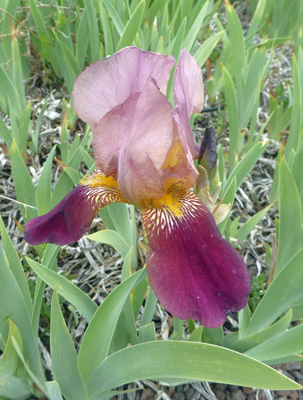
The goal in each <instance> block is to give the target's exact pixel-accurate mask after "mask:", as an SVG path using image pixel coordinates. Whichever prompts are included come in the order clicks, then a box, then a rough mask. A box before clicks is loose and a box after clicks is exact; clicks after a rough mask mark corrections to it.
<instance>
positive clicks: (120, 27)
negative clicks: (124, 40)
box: [104, 0, 125, 37]
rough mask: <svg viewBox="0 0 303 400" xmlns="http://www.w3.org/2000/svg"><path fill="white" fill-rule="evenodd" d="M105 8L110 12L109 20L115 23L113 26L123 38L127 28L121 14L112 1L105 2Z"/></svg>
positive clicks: (106, 0)
mask: <svg viewBox="0 0 303 400" xmlns="http://www.w3.org/2000/svg"><path fill="white" fill-rule="evenodd" d="M104 6H105V8H106V10H107V12H108V16H109V18H110V19H111V20H112V21H113V24H114V26H115V28H116V29H117V32H118V33H119V35H120V37H121V36H122V34H123V31H124V28H125V26H124V24H123V22H122V21H121V18H120V15H119V13H118V12H117V11H116V9H115V7H114V5H113V4H112V2H111V1H108V0H105V1H104Z"/></svg>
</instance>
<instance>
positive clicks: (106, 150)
mask: <svg viewBox="0 0 303 400" xmlns="http://www.w3.org/2000/svg"><path fill="white" fill-rule="evenodd" d="M139 98H140V93H135V94H133V95H132V96H130V97H129V98H128V99H127V100H126V101H125V102H124V103H123V104H121V105H119V106H116V107H115V108H113V109H112V110H110V111H109V112H108V113H107V114H106V115H105V116H104V117H103V118H102V119H101V120H100V122H99V123H98V124H97V125H95V128H94V131H93V133H94V139H93V141H92V145H93V148H94V156H95V163H96V166H97V167H98V168H100V169H101V171H103V172H104V174H105V175H106V176H113V177H115V178H117V174H118V162H119V155H120V150H121V146H122V143H123V141H124V139H125V137H126V136H127V135H128V132H129V130H130V128H131V125H132V123H133V122H134V114H135V111H136V107H137V102H138V99H139Z"/></svg>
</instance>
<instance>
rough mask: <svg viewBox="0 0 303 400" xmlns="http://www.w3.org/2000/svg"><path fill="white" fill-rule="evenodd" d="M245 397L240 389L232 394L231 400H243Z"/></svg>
mask: <svg viewBox="0 0 303 400" xmlns="http://www.w3.org/2000/svg"><path fill="white" fill-rule="evenodd" d="M245 399H246V396H245V394H244V393H243V392H242V390H241V389H238V390H237V391H236V392H234V393H233V394H232V400H245Z"/></svg>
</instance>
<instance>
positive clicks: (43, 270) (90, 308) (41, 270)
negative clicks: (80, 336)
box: [26, 257, 97, 322]
mask: <svg viewBox="0 0 303 400" xmlns="http://www.w3.org/2000/svg"><path fill="white" fill-rule="evenodd" d="M26 260H27V262H28V263H29V265H30V266H31V268H32V269H33V270H34V271H35V273H36V274H37V275H38V276H39V277H40V278H41V279H42V280H43V281H44V282H46V283H47V284H48V285H49V286H50V287H51V288H53V289H54V288H55V287H57V290H58V293H60V294H61V295H62V296H63V297H64V298H65V299H66V300H68V301H69V302H70V303H71V304H72V305H73V306H74V307H75V308H76V309H77V310H79V311H80V312H81V314H82V315H83V317H84V318H85V319H86V320H87V321H88V322H89V321H90V320H91V319H92V317H93V315H94V313H95V312H96V310H97V305H96V304H95V303H94V302H93V301H92V300H91V299H90V298H89V297H88V296H87V295H86V294H85V293H84V292H82V290H80V289H79V288H78V287H77V286H75V285H74V284H73V283H72V282H70V281H69V280H68V279H66V278H64V277H63V276H61V275H59V274H57V273H56V272H55V271H52V270H51V269H49V268H47V267H45V266H44V265H41V264H39V263H37V262H36V261H33V260H31V259H29V258H27V257H26Z"/></svg>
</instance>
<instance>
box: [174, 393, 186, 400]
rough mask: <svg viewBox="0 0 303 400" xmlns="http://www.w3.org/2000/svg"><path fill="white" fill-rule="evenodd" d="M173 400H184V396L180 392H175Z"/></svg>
mask: <svg viewBox="0 0 303 400" xmlns="http://www.w3.org/2000/svg"><path fill="white" fill-rule="evenodd" d="M173 400H185V394H184V393H181V392H176V393H175V394H174V397H173Z"/></svg>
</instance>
